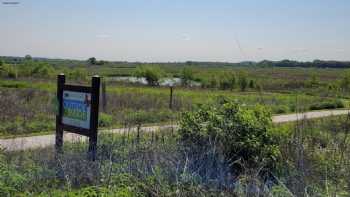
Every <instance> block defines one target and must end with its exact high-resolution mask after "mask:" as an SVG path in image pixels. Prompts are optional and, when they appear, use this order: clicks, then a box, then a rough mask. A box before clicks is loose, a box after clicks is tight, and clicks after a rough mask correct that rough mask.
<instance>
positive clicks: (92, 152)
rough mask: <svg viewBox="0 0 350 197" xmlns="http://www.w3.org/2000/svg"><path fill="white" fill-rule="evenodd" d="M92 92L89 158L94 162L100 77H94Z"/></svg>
mask: <svg viewBox="0 0 350 197" xmlns="http://www.w3.org/2000/svg"><path fill="white" fill-rule="evenodd" d="M91 86H92V90H91V119H90V138H89V157H90V159H91V160H92V161H95V160H96V150H97V128H98V105H99V99H100V77H99V76H98V75H95V76H93V77H92V85H91Z"/></svg>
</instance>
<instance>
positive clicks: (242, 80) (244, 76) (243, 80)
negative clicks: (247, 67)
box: [238, 72, 248, 92]
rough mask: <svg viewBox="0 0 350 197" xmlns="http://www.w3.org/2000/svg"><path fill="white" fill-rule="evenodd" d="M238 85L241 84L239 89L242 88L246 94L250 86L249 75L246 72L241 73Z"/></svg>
mask: <svg viewBox="0 0 350 197" xmlns="http://www.w3.org/2000/svg"><path fill="white" fill-rule="evenodd" d="M238 83H239V87H240V89H241V91H242V92H244V91H245V90H246V89H247V86H248V78H247V74H246V73H245V72H240V73H239V76H238Z"/></svg>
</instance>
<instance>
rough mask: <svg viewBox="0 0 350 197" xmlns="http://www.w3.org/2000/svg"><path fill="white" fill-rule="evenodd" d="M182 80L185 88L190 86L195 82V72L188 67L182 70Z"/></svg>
mask: <svg viewBox="0 0 350 197" xmlns="http://www.w3.org/2000/svg"><path fill="white" fill-rule="evenodd" d="M180 78H181V84H182V85H183V86H188V85H190V84H191V81H192V80H194V75H193V70H192V69H191V68H187V67H186V68H184V69H182V72H181V76H180Z"/></svg>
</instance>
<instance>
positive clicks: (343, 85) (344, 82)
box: [340, 71, 350, 91]
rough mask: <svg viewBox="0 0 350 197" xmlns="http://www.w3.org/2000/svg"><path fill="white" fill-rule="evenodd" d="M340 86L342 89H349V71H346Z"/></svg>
mask: <svg viewBox="0 0 350 197" xmlns="http://www.w3.org/2000/svg"><path fill="white" fill-rule="evenodd" d="M340 88H341V89H342V90H343V91H346V90H349V89H350V72H349V71H348V72H346V73H345V75H344V77H343V78H342V79H341V81H340Z"/></svg>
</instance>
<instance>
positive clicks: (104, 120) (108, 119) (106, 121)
mask: <svg viewBox="0 0 350 197" xmlns="http://www.w3.org/2000/svg"><path fill="white" fill-rule="evenodd" d="M98 126H99V127H110V126H113V117H112V116H111V115H109V114H105V113H99V119H98Z"/></svg>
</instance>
